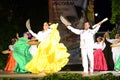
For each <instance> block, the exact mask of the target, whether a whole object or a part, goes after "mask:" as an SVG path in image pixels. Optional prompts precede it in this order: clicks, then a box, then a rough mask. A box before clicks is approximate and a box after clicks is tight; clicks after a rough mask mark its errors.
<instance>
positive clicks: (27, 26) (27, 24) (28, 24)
mask: <svg viewBox="0 0 120 80" xmlns="http://www.w3.org/2000/svg"><path fill="white" fill-rule="evenodd" d="M26 28H27V29H28V30H30V29H31V26H30V19H28V20H27V21H26Z"/></svg>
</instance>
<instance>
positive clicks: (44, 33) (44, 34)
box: [29, 29, 52, 42]
mask: <svg viewBox="0 0 120 80" xmlns="http://www.w3.org/2000/svg"><path fill="white" fill-rule="evenodd" d="M51 31H52V30H51V29H48V30H47V31H39V32H38V34H36V33H34V32H33V31H32V30H29V32H30V33H31V34H32V35H33V36H34V37H35V38H37V39H38V41H40V42H41V41H42V40H43V39H44V38H46V37H47V36H48V35H49V34H50V33H51Z"/></svg>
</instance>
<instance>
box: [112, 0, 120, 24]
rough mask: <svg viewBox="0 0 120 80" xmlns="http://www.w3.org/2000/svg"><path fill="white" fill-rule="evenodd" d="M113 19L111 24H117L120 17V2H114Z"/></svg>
mask: <svg viewBox="0 0 120 80" xmlns="http://www.w3.org/2000/svg"><path fill="white" fill-rule="evenodd" d="M111 7H112V17H111V20H110V22H111V23H112V24H116V18H117V16H118V15H120V0H112V6H111Z"/></svg>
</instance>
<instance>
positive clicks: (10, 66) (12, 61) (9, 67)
mask: <svg viewBox="0 0 120 80" xmlns="http://www.w3.org/2000/svg"><path fill="white" fill-rule="evenodd" d="M15 65H16V61H15V59H14V57H13V53H12V51H10V53H9V56H8V60H7V63H6V66H5V68H4V70H5V71H8V72H13V71H14V67H15Z"/></svg>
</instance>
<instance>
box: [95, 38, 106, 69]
mask: <svg viewBox="0 0 120 80" xmlns="http://www.w3.org/2000/svg"><path fill="white" fill-rule="evenodd" d="M105 46H106V44H105V42H104V38H102V37H98V38H97V42H95V45H94V70H95V71H101V70H102V71H103V70H105V71H106V70H107V69H108V68H107V64H106V60H105V57H104V53H103V50H104V48H105Z"/></svg>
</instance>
